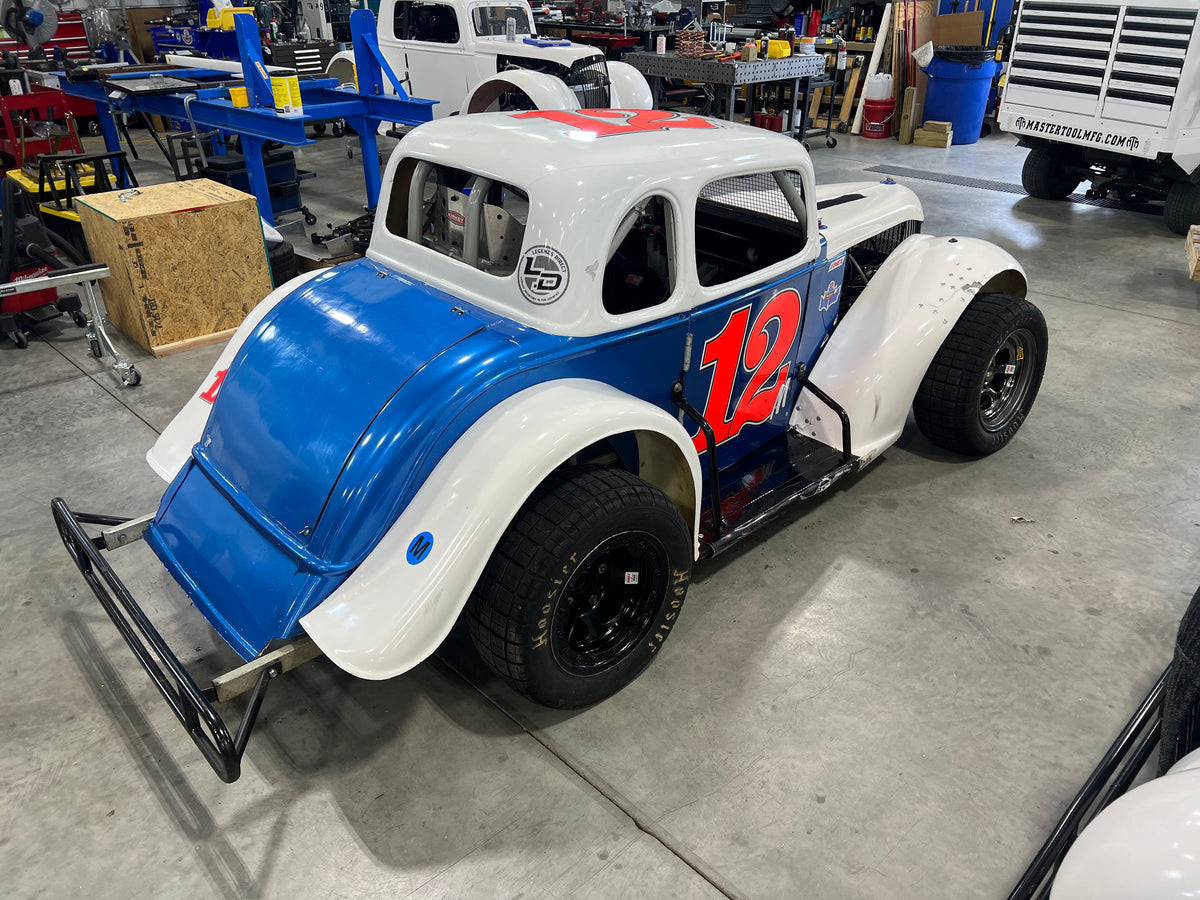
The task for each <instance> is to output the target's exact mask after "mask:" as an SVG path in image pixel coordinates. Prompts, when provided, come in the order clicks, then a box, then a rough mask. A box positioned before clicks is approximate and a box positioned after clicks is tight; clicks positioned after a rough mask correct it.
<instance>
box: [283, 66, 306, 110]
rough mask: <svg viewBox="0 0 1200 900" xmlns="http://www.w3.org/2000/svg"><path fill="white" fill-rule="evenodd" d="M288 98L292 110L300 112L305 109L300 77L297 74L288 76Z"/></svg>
mask: <svg viewBox="0 0 1200 900" xmlns="http://www.w3.org/2000/svg"><path fill="white" fill-rule="evenodd" d="M287 86H288V100H289V101H290V102H291V106H292V112H293V113H300V112H303V111H304V101H303V100H301V99H300V79H299V78H298V77H297V76H295V75H289V76H288V77H287Z"/></svg>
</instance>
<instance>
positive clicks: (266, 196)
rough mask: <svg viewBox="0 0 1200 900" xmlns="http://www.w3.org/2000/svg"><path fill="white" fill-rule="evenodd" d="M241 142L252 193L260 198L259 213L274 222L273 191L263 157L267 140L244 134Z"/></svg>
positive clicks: (256, 197)
mask: <svg viewBox="0 0 1200 900" xmlns="http://www.w3.org/2000/svg"><path fill="white" fill-rule="evenodd" d="M241 143H242V155H243V156H244V157H245V160H246V177H247V178H248V179H249V180H250V193H252V194H253V195H254V197H255V199H257V200H258V214H259V215H260V216H262V217H263V218H264V219H266V220H267V221H268V222H270V223H272V224H274V222H275V213H273V212H272V211H271V191H270V189H269V188H268V187H267V169H266V167H265V166H264V165H263V158H262V150H263V145H264V144H265V143H266V141H264V140H263V139H262V138H257V137H251V136H250V135H248V134H243V135H242V137H241Z"/></svg>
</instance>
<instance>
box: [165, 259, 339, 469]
mask: <svg viewBox="0 0 1200 900" xmlns="http://www.w3.org/2000/svg"><path fill="white" fill-rule="evenodd" d="M327 271H329V270H328V269H315V270H314V271H312V272H304V273H302V274H300V275H297V276H296V277H295V278H293V279H292V280H291V281H288V282H285V283H284V284H281V285H280V286H279V287H277V288H275V290H273V291H271V293H269V294H267V296H265V297H264V298H263V299H262V300H260V301H259V302H258V305H257V306H255V307H254V309H252V310H250V314H249V315H248V316H246V318H244V319H243V320H242V324H241V325H239V326H238V329H237V331H235V332H234V333H233V337H231V338H230V339H229V343H228V344H226V345H225V349H224V350H222V351H221V355H220V356H218V357H217V361H216V362H215V363H213V365H212V368H211V369H209V370H208V374H207V375H206V376H205V377H204V380H203V381H202V382H200V386H199V387H198V388H196V390H195V391H193V392H192V397H191V399H190V400H188V402H187V403H185V404H184V407H183V409H181V410H180V411H179V412H178V413H176V414H175V418H173V419H172V420H171V422H170V424H169V425H167V427H166V428H164V429H163V431H162V434H160V435H159V436H158V440H156V441H155V442H154V446H153V447H151V448H150V449H149V450H147V451H146V462H148V463H149V464H150V468H152V469H153V470H154V471H155V472H156V473H157V474H158V476H159V477H160V478H161V479H162V480H163V481H166V482H168V483H169V482H171V481H173V480H174V479H175V476H176V475H178V474H179V470H180V469H182V468H183V464H184V463H185V462H187V460H188V457H189V456H191V455H192V448H193V447H194V446H196V441H198V440H200V435H202V434H203V433H204V425H205V423H206V422H208V414H209V412H210V411H211V410H212V400H211V399H209V400H206V399H205V398H204V395H205V394H206V393H208V392H209V391H211V390H212V388H213V384H214V383H215V382H216V380H217V373H218V372H225V371H228V369H229V364H230V363H232V362H233V358H234V357H235V356H237V352H238V351H239V350H241V349H242V344H244V343H246V338H247V337H249V336H250V332H251V331H253V330H254V329H255V328H257V327H258V323H259V322H261V321H262V320H263V316H265V315H266V314H267V313H269V312H270V311H271V310H272V309H273V308H274V306H275V304H276V303H278V302H279V301H280V300H282V299H283V298H284V297H286V296H287V295H288V294H290V293H291V292H292V291H294V290H295V289H296V288H298V287H300V285H302V284H304V283H305V282H306V281H309V280H311V279H313V278H316V277H317V276H318V275H321V274H323V273H324V272H327Z"/></svg>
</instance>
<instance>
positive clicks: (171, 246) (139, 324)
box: [75, 178, 271, 356]
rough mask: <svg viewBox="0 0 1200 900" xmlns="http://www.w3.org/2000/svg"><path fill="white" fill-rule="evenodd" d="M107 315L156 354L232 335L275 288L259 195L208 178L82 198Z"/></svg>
mask: <svg viewBox="0 0 1200 900" xmlns="http://www.w3.org/2000/svg"><path fill="white" fill-rule="evenodd" d="M75 208H76V209H77V210H78V211H79V219H80V222H81V223H82V225H83V233H84V236H85V237H86V238H87V243H88V248H89V250H90V251H91V254H92V258H93V259H94V260H95V261H96V262H102V263H104V264H105V265H106V266H108V268H109V271H110V272H111V274H110V276H109V277H108V278H107V279H105V280H104V281H102V282H100V291H101V293H102V294H103V295H104V302H105V304H106V305H107V306H108V317H109V320H110V321H111V322H112V323H113V324H114V325H116V326H117V327H118V328H119V329H121V331H123V332H124V333H125V334H127V335H129V337H130V338H132V339H133V340H135V341H137V343H139V344H141V345H142V346H143V347H145V348H146V349H147V350H149V351H150V352H151V353H153V354H154V355H155V356H165V355H166V354H168V353H176V352H178V351H180V350H187V349H189V348H191V347H197V346H203V345H204V344H211V343H215V342H217V341H221V340H224V339H226V338H228V337H229V336H230V335H231V334H232V333H233V331H234V329H235V328H237V326H238V325H240V324H241V322H242V319H244V318H245V317H246V314H247V313H249V312H250V310H252V309H253V308H254V307H255V305H256V304H257V303H258V301H259V300H261V299H262V298H263V297H265V296H266V295H267V294H268V293H270V291H271V273H270V269H269V268H268V265H267V253H266V248H265V246H264V244H263V236H262V225H261V224H260V222H259V218H258V205H257V203H255V200H254V197H253V196H251V195H250V194H246V193H243V192H242V191H237V190H234V189H233V188H229V187H226V186H225V185H222V184H217V183H216V182H214V181H209V180H208V179H205V178H201V179H197V180H195V181H181V182H178V183H173V184H155V185H149V186H147V187H143V188H137V189H134V190H133V191H110V192H108V193H103V194H91V195H88V196H86V197H77V198H76V200H75Z"/></svg>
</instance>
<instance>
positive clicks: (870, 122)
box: [862, 99, 896, 141]
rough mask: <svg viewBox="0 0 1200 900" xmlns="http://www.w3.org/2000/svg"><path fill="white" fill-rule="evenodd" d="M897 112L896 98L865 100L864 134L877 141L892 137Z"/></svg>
mask: <svg viewBox="0 0 1200 900" xmlns="http://www.w3.org/2000/svg"><path fill="white" fill-rule="evenodd" d="M895 112H896V101H895V100H892V99H888V100H864V101H863V126H862V136H863V137H865V138H872V139H874V140H877V141H881V140H883V139H884V138H888V137H891V136H892V116H893V115H894V114H895Z"/></svg>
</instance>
